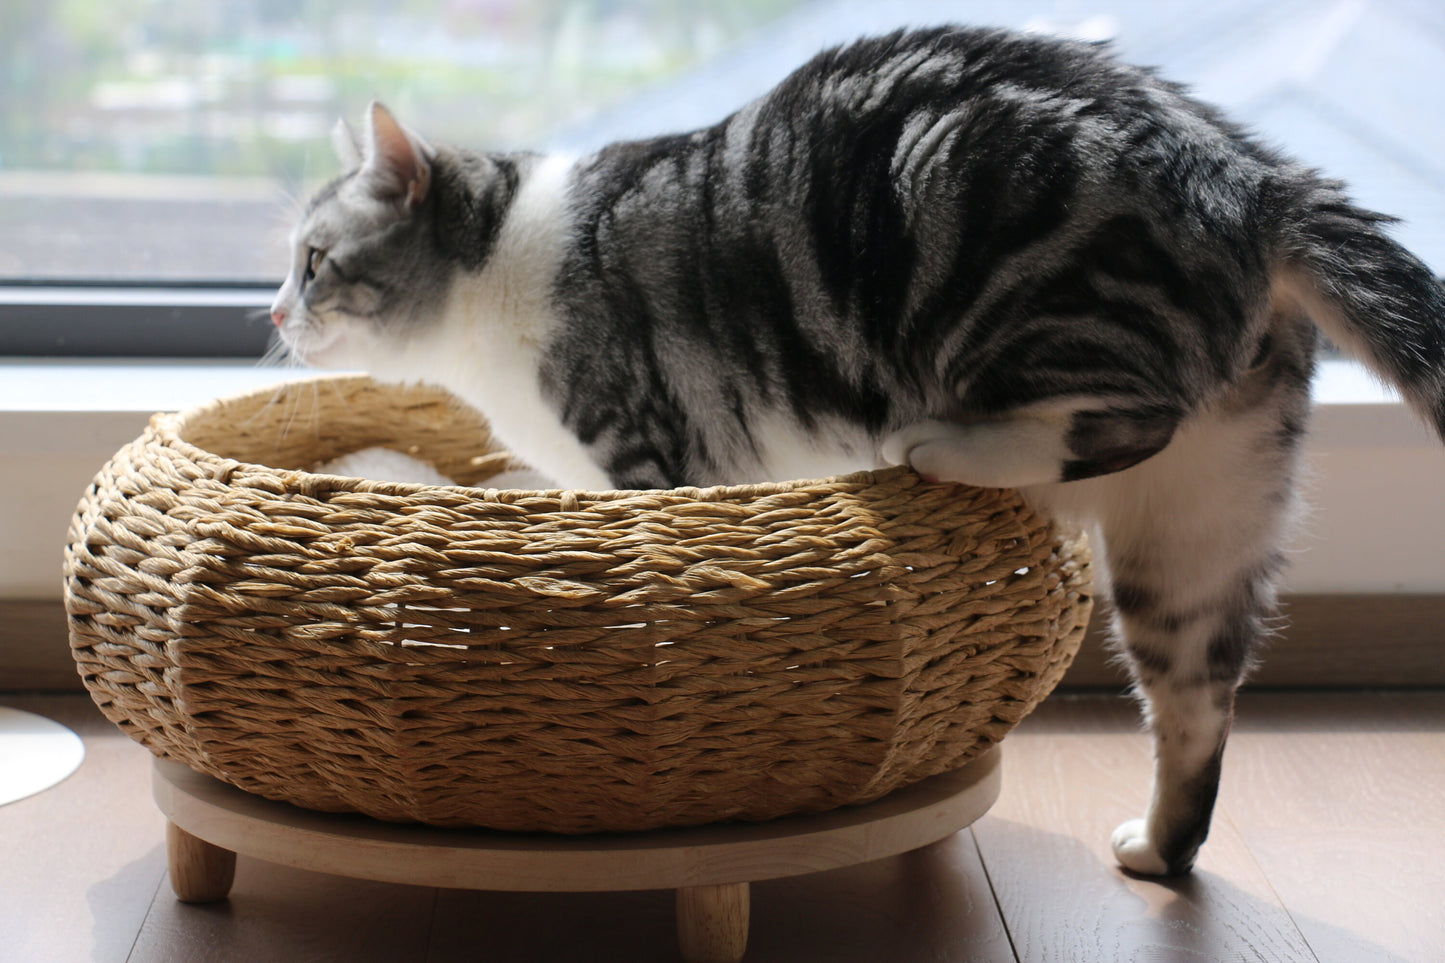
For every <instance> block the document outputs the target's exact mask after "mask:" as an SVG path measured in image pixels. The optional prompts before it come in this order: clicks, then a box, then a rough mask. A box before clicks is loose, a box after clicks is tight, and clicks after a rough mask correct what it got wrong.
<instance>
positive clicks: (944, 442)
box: [880, 421, 960, 481]
mask: <svg viewBox="0 0 1445 963" xmlns="http://www.w3.org/2000/svg"><path fill="white" fill-rule="evenodd" d="M959 436H960V431H959V428H958V426H957V425H954V424H950V423H948V422H945V421H920V422H916V423H914V424H911V425H909V426H908V427H907V428H903V429H902V430H900V431H895V432H894V433H893V434H891V435H889V436H888V437H887V438H885V439H883V445H882V447H881V449H880V450H881V453H882V455H883V460H884V462H886V463H887V464H889V465H907V466H909V467H910V468H912V469H913V470H914V471H916V472H918V473H919V474H920V475H922V476H923V477H924V478H927V479H929V480H930V481H938V480H940V479H947V478H950V477H951V476H952V475H956V474H958V472H959V470H960V466H959V465H958V454H957V448H958V439H959Z"/></svg>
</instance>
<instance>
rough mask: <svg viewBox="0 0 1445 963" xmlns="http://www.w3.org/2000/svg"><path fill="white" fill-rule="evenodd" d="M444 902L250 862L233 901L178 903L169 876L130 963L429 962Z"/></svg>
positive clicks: (240, 864)
mask: <svg viewBox="0 0 1445 963" xmlns="http://www.w3.org/2000/svg"><path fill="white" fill-rule="evenodd" d="M436 898H437V891H436V890H433V889H427V888H424V887H420V886H399V885H395V884H390V883H376V882H371V881H368V880H358V879H345V878H343V877H339V876H326V875H322V874H320V873H309V872H305V871H303V870H298V869H290V868H287V867H285V866H277V865H275V864H272V863H263V862H261V861H259V860H254V859H248V858H246V857H245V856H241V857H238V858H237V860H236V882H235V885H234V886H233V887H232V889H231V897H230V899H229V900H226V901H224V902H220V903H209V904H202V905H192V904H187V903H182V902H179V901H178V900H177V899H176V898H175V895H174V894H173V893H172V892H171V887H170V881H169V879H167V880H166V882H165V883H164V884H163V885H162V886H161V887H160V890H159V891H158V892H157V893H156V897H155V902H154V903H153V904H152V906H151V909H150V915H149V916H148V917H147V918H146V921H145V925H144V926H143V927H142V928H141V931H140V935H139V938H138V939H137V940H136V944H135V950H134V951H133V952H132V953H131V956H130V963H174V961H176V960H185V961H186V963H256V961H259V960H277V961H281V960H284V961H286V963H372V961H377V963H383V961H386V963H424V961H425V960H426V945H427V934H428V932H429V931H430V929H431V919H432V910H433V906H434V904H435V902H436ZM474 958H475V957H474Z"/></svg>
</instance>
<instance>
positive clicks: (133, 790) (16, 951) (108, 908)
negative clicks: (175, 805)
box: [0, 696, 165, 963]
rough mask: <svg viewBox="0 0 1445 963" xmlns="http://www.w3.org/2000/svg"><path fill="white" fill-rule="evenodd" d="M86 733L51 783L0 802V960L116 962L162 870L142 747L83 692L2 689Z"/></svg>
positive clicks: (160, 822) (17, 702) (7, 700)
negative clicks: (74, 763) (78, 751)
mask: <svg viewBox="0 0 1445 963" xmlns="http://www.w3.org/2000/svg"><path fill="white" fill-rule="evenodd" d="M0 704H3V705H6V706H11V707H13V708H16V709H24V710H25V711H27V712H35V713H38V714H40V715H44V716H47V717H49V718H52V719H55V720H56V721H57V722H60V723H62V724H64V725H67V726H69V727H70V728H71V729H73V730H75V731H77V732H79V733H80V734H81V736H82V737H83V739H84V741H85V751H86V754H85V760H84V761H83V762H82V763H81V764H80V768H79V769H78V770H77V771H76V772H75V773H74V774H73V775H71V776H70V777H69V778H68V779H66V780H65V781H64V782H62V783H60V784H59V785H58V786H56V787H54V788H53V789H50V790H47V791H46V792H43V793H40V794H39V795H36V796H31V797H29V798H27V799H21V800H19V801H17V802H13V803H11V804H9V805H8V806H0V841H3V847H4V858H3V859H0V960H7V961H8V960H16V961H29V960H45V961H50V960H55V961H62V960H64V961H70V960H89V961H94V963H112V961H114V963H122V961H124V960H125V959H126V957H127V955H128V954H129V953H130V949H131V945H132V944H133V943H134V942H135V938H136V933H137V932H138V931H139V930H140V926H141V921H142V920H143V919H145V915H146V912H147V911H148V910H149V908H150V904H151V899H152V897H153V896H154V895H155V892H156V888H157V887H158V886H159V884H160V881H161V877H162V876H163V875H164V874H165V847H164V844H163V842H162V837H163V833H164V829H165V820H164V819H163V818H162V817H161V815H160V813H159V812H157V811H156V808H155V806H153V805H151V803H150V754H149V753H148V752H146V751H145V750H144V749H143V748H141V747H140V746H138V745H136V744H135V743H134V742H132V741H131V740H130V739H129V738H128V737H126V736H125V735H122V734H121V733H120V732H119V731H118V730H117V729H115V727H113V726H111V725H110V723H108V722H106V721H105V719H104V718H103V717H102V716H101V715H100V713H99V712H98V711H96V710H95V708H94V706H93V705H91V703H90V700H89V699H88V698H86V697H84V696H81V697H64V698H60V699H56V698H53V697H50V698H41V697H16V696H0Z"/></svg>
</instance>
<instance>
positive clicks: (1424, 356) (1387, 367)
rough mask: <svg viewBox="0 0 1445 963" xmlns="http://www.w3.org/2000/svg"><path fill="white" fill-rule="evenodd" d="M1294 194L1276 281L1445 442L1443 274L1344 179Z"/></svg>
mask: <svg viewBox="0 0 1445 963" xmlns="http://www.w3.org/2000/svg"><path fill="white" fill-rule="evenodd" d="M1291 193H1294V192H1291ZM1290 201H1291V202H1290V203H1289V204H1288V213H1287V214H1286V215H1285V216H1284V217H1282V218H1281V223H1282V224H1283V225H1284V229H1283V235H1282V237H1281V238H1280V241H1281V246H1282V253H1283V254H1284V267H1283V269H1282V270H1281V271H1280V272H1279V273H1278V275H1277V281H1276V283H1277V284H1279V285H1281V286H1282V287H1284V288H1285V289H1286V291H1287V292H1288V293H1289V294H1290V295H1292V296H1293V297H1294V298H1295V299H1296V300H1297V301H1299V302H1300V304H1301V305H1302V306H1303V307H1304V309H1305V310H1306V311H1307V312H1308V313H1309V314H1310V316H1311V317H1312V318H1313V319H1314V321H1315V323H1316V324H1318V325H1319V326H1320V327H1321V328H1322V329H1324V332H1325V333H1326V334H1328V335H1329V336H1330V338H1331V339H1333V340H1334V341H1335V343H1336V344H1338V345H1339V346H1340V347H1341V348H1343V349H1344V350H1345V351H1347V352H1349V353H1350V354H1352V355H1354V356H1355V357H1357V358H1359V359H1360V360H1361V361H1363V362H1364V363H1365V364H1366V365H1367V366H1368V367H1369V368H1370V369H1372V370H1373V371H1374V372H1375V374H1377V375H1378V376H1380V377H1381V378H1383V379H1384V380H1385V381H1386V382H1388V383H1389V384H1391V385H1392V386H1394V387H1395V388H1396V389H1397V390H1398V391H1399V392H1400V393H1401V395H1402V396H1403V397H1404V398H1405V400H1406V401H1407V402H1408V403H1409V404H1410V406H1411V407H1413V408H1414V409H1415V410H1416V411H1417V412H1419V413H1420V415H1421V416H1423V417H1424V418H1425V419H1426V420H1427V421H1428V422H1429V423H1430V424H1431V425H1432V426H1433V427H1434V428H1435V430H1436V431H1437V432H1438V433H1439V434H1440V437H1441V439H1442V440H1445V282H1442V281H1441V280H1440V279H1439V278H1437V277H1436V276H1435V275H1434V273H1433V272H1432V271H1431V270H1430V269H1429V268H1428V267H1426V265H1425V264H1424V262H1422V261H1421V260H1420V259H1419V258H1417V257H1415V255H1413V254H1411V253H1410V252H1409V251H1407V250H1405V249H1404V248H1403V247H1401V246H1400V245H1399V244H1397V243H1395V241H1393V240H1392V239H1391V238H1390V237H1389V236H1388V235H1386V234H1385V232H1384V227H1385V226H1386V225H1388V224H1389V223H1390V222H1391V221H1392V219H1391V218H1388V217H1386V216H1384V215H1382V214H1376V213H1373V212H1371V211H1366V210H1363V209H1361V208H1358V207H1355V206H1354V205H1352V204H1351V203H1350V202H1349V200H1348V199H1347V198H1346V196H1345V194H1344V191H1343V190H1342V189H1341V188H1340V186H1339V185H1338V184H1335V183H1333V182H1327V181H1318V180H1311V181H1309V182H1308V183H1306V184H1303V185H1300V187H1299V190H1298V193H1296V194H1294V196H1293V197H1292V198H1291V199H1290Z"/></svg>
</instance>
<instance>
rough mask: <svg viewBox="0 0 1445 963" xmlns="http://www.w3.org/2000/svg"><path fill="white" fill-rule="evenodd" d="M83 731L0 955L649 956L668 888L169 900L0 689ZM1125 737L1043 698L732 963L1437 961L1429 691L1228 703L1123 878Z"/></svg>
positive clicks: (120, 793)
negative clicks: (73, 738) (1142, 872)
mask: <svg viewBox="0 0 1445 963" xmlns="http://www.w3.org/2000/svg"><path fill="white" fill-rule="evenodd" d="M0 705H10V706H14V707H16V708H20V709H27V710H29V711H32V712H39V713H42V714H44V715H48V716H50V717H52V718H55V719H58V720H59V721H61V722H63V723H65V724H67V725H69V726H71V727H72V728H74V729H76V730H77V731H79V732H80V733H81V735H82V736H83V737H84V739H85V742H86V746H87V750H88V754H87V758H86V761H85V763H84V765H83V766H82V767H81V769H80V771H79V772H78V773H76V774H75V775H74V776H72V777H71V778H70V779H69V780H67V781H66V782H65V783H62V784H61V785H60V786H58V787H56V788H55V789H52V790H50V791H49V792H47V793H44V794H42V795H40V796H36V797H32V798H30V799H27V800H22V801H20V802H17V803H13V804H11V805H9V806H5V807H0V847H3V848H0V960H3V961H5V963H11V961H14V963H72V961H75V963H80V961H112V960H114V961H123V960H130V961H134V963H178V961H179V963H189V961H216V963H220V961H237V963H239V961H245V963H253V961H273V960H274V961H286V963H306V961H321V960H335V961H341V963H366V961H371V960H386V961H389V963H398V961H434V963H440V961H462V960H465V961H479V960H503V961H545V963H557V961H570V960H606V961H610V960H625V961H636V963H645V961H659V960H675V959H677V950H676V944H675V939H674V933H673V919H672V914H673V902H672V896H671V894H670V893H663V892H642V893H617V894H604V895H597V894H589V895H538V894H516V893H480V892H461V891H453V890H433V889H426V888H421V887H408V886H396V885H389V884H380V883H370V882H363V881H358V880H348V879H342V878H337V877H328V876H321V875H317V874H312V873H306V872H300V871H296V870H288V869H282V868H279V867H276V866H271V865H267V864H264V863H260V862H258V861H255V860H251V859H247V858H246V857H244V856H243V857H241V859H240V861H239V863H238V868H237V874H236V884H235V888H234V889H233V891H232V894H231V899H230V900H229V902H226V903H222V904H217V905H212V906H187V905H182V904H179V903H177V902H176V901H175V900H174V898H173V897H172V895H171V892H170V888H169V885H168V883H167V881H166V879H165V853H164V846H163V836H164V832H163V827H164V823H163V821H162V819H161V817H160V815H159V814H158V812H157V811H156V809H155V807H154V805H153V804H152V803H151V800H150V795H149V792H150V790H149V778H150V766H149V757H148V755H147V754H146V752H145V750H143V749H141V748H140V747H138V746H136V745H134V744H132V743H130V742H129V741H128V740H127V739H126V738H125V737H124V736H121V735H119V733H117V732H115V731H114V730H112V729H111V728H110V727H109V725H108V724H107V723H105V722H104V721H103V720H102V719H101V718H100V717H99V715H98V714H97V713H96V712H95V711H94V710H93V709H92V708H91V707H90V705H89V702H88V701H87V700H86V699H85V697H83V696H80V697H75V696H51V697H36V696H30V697H18V696H17V697H5V696H3V695H0ZM1148 764H1149V752H1148V745H1147V743H1146V741H1145V740H1144V738H1143V737H1142V736H1141V735H1139V732H1138V727H1137V722H1136V721H1135V718H1134V715H1133V711H1132V708H1131V707H1130V706H1129V705H1128V704H1127V703H1125V702H1124V701H1123V700H1119V699H1115V698H1112V697H1057V696H1056V697H1055V698H1053V699H1051V700H1050V701H1049V702H1047V703H1046V704H1045V705H1044V706H1043V707H1042V708H1041V709H1040V710H1039V711H1038V712H1037V713H1035V715H1034V716H1033V717H1031V718H1030V719H1029V720H1027V721H1026V722H1025V723H1024V724H1023V726H1021V727H1020V728H1019V729H1018V730H1017V731H1016V732H1015V733H1013V734H1012V735H1010V736H1009V737H1008V739H1007V740H1006V742H1005V744H1004V790H1003V795H1002V796H1001V798H1000V799H999V802H998V803H997V805H995V807H994V809H993V810H992V812H991V813H990V814H989V815H988V816H986V817H985V818H984V819H982V820H980V821H979V822H978V823H977V824H975V826H974V827H973V828H972V830H970V831H965V832H962V833H959V834H957V835H955V836H952V837H950V838H949V839H946V840H944V841H943V842H941V843H938V844H935V845H933V846H930V847H928V848H926V849H922V850H918V851H916V852H913V853H909V854H906V855H903V856H900V857H895V858H891V859H885V860H880V861H878V862H875V863H869V864H865V865H863V866H858V867H855V868H852V869H847V870H838V871H834V872H829V873H819V874H816V875H813V876H805V877H799V878H795V879H790V880H779V881H774V882H768V883H759V884H755V885H754V887H753V925H752V938H751V943H750V948H749V952H748V957H747V959H748V960H750V961H758V963H761V961H786V963H801V961H810V960H817V961H830V963H846V961H868V963H891V961H914V960H920V961H922V960H927V961H960V963H963V961H967V963H973V961H983V963H993V961H1013V960H1019V961H1040V963H1042V961H1050V963H1054V961H1079V963H1102V961H1141V963H1143V961H1165V960H1170V961H1173V960H1179V961H1191V963H1193V961H1207V960H1221V961H1224V960H1228V961H1236V960H1237V961H1247V960H1266V961H1295V960H1319V961H1329V963H1370V961H1397V960H1408V961H1418V963H1440V961H1445V693H1438V692H1413V693H1394V694H1391V693H1376V694H1351V693H1338V694H1336V693H1330V694H1278V695H1273V694H1258V695H1252V696H1247V697H1246V698H1244V699H1243V700H1242V704H1241V709H1240V718H1239V721H1238V723H1237V725H1236V728H1235V733H1234V736H1233V738H1232V740H1231V742H1230V749H1229V753H1228V755H1227V756H1226V765H1225V776H1224V784H1223V788H1222V791H1221V795H1220V805H1219V810H1218V812H1217V815H1216V818H1215V823H1214V833H1213V835H1212V837H1211V839H1210V841H1209V843H1208V844H1207V845H1206V848H1205V851H1204V854H1203V856H1202V857H1201V859H1200V863H1199V867H1198V869H1197V870H1196V872H1195V873H1194V874H1193V876H1191V877H1189V878H1187V879H1185V880H1183V881H1179V882H1174V883H1169V884H1162V883H1158V882H1151V881H1146V880H1138V879H1131V878H1128V877H1126V876H1125V875H1123V874H1122V873H1120V872H1119V870H1118V869H1116V868H1115V866H1114V864H1113V861H1112V859H1111V858H1110V856H1109V853H1108V844H1107V839H1108V836H1109V832H1110V830H1111V829H1112V828H1113V826H1114V825H1115V824H1116V823H1118V822H1120V821H1121V820H1123V819H1125V818H1127V817H1129V816H1133V815H1137V814H1139V813H1140V812H1142V810H1143V806H1144V802H1145V797H1146V792H1147V782H1148V780H1147V773H1148Z"/></svg>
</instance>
